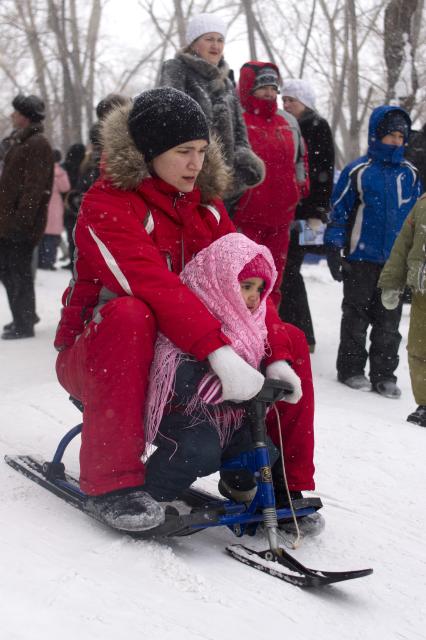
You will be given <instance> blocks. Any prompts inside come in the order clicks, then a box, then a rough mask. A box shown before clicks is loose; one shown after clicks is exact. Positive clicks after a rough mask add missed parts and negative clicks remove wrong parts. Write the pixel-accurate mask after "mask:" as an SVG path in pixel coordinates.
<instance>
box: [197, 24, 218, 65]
mask: <svg viewBox="0 0 426 640" xmlns="http://www.w3.org/2000/svg"><path fill="white" fill-rule="evenodd" d="M224 47H225V39H224V37H223V36H222V35H221V34H220V33H213V32H212V33H204V34H203V35H202V36H200V37H199V38H197V39H196V40H195V42H193V43H192V45H191V49H192V50H193V51H194V53H196V54H197V56H200V58H203V60H206V61H207V62H210V64H214V65H215V66H217V65H218V64H219V62H220V60H221V58H222V56H223V49H224Z"/></svg>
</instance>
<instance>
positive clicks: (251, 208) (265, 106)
mask: <svg viewBox="0 0 426 640" xmlns="http://www.w3.org/2000/svg"><path fill="white" fill-rule="evenodd" d="M279 82H280V76H279V71H278V67H276V66H275V65H274V64H272V63H271V62H247V63H246V64H244V65H243V66H242V68H241V71H240V79H239V83H238V91H239V95H240V100H241V104H242V106H243V109H244V120H245V122H246V126H247V131H248V136H249V141H250V145H251V147H252V149H253V151H254V152H255V153H256V154H257V155H258V156H259V157H260V158H261V159H262V160H263V162H264V163H265V170H266V175H265V179H264V181H263V182H262V183H261V184H259V185H257V186H256V187H254V188H253V189H250V190H249V191H247V192H246V193H245V194H244V195H243V197H242V198H241V199H240V200H239V202H238V204H237V206H236V209H235V215H234V216H233V220H234V223H235V225H236V226H237V228H238V229H240V230H241V231H242V232H243V233H245V235H247V236H248V237H249V238H251V239H252V240H254V241H255V242H259V243H261V244H264V245H266V246H267V247H268V248H269V250H270V251H271V253H272V256H273V258H274V262H275V266H276V269H277V271H278V278H277V281H276V283H275V287H274V291H273V292H272V299H273V301H274V302H275V304H276V305H277V306H279V303H280V300H281V294H280V285H281V280H282V274H283V271H284V267H285V262H286V258H287V250H288V245H289V240H290V236H289V229H290V223H291V222H292V220H293V219H294V214H295V210H296V206H297V203H298V202H299V200H300V198H301V195H302V194H301V190H302V189H304V188H305V186H306V177H305V176H302V177H301V179H300V178H299V177H298V175H297V172H296V165H297V152H298V150H297V149H295V143H294V137H293V133H292V129H291V126H290V124H289V122H288V121H287V120H286V119H285V118H284V117H283V116H281V115H279V114H277V93H278V87H279Z"/></svg>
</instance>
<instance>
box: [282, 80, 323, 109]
mask: <svg viewBox="0 0 426 640" xmlns="http://www.w3.org/2000/svg"><path fill="white" fill-rule="evenodd" d="M281 93H282V95H283V97H284V96H289V98H296V100H299V102H301V103H302V104H304V105H305V107H308V108H309V109H315V93H314V90H313V89H312V87H311V85H310V84H309V82H307V81H306V80H300V79H299V78H297V79H296V78H294V79H292V80H285V81H284V82H283V86H282V89H281Z"/></svg>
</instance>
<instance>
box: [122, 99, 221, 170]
mask: <svg viewBox="0 0 426 640" xmlns="http://www.w3.org/2000/svg"><path fill="white" fill-rule="evenodd" d="M128 127H129V132H130V135H131V137H132V138H133V141H134V143H135V145H136V147H137V149H138V150H139V151H140V152H141V153H142V154H143V156H144V158H145V161H146V162H150V161H151V160H152V159H153V158H155V157H156V156H159V155H160V154H162V153H164V152H165V151H168V150H169V149H172V148H173V147H177V146H178V145H180V144H183V143H184V142H188V141H189V140H206V141H207V142H210V135H209V128H208V125H207V120H206V117H205V115H204V113H203V111H202V109H201V107H200V105H199V104H198V102H196V101H195V100H194V99H193V98H191V97H190V96H188V95H187V94H186V93H183V92H182V91H178V89H173V88H171V87H160V88H159V89H149V90H148V91H144V92H143V93H141V94H140V95H139V96H138V97H137V98H136V99H135V101H134V103H133V106H132V108H131V110H130V113H129V118H128Z"/></svg>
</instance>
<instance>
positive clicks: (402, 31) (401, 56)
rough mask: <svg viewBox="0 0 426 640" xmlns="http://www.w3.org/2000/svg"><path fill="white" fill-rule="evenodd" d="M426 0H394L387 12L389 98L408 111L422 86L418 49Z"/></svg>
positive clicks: (385, 41) (385, 45) (385, 24)
mask: <svg viewBox="0 0 426 640" xmlns="http://www.w3.org/2000/svg"><path fill="white" fill-rule="evenodd" d="M423 7H424V0H391V1H390V2H389V4H388V6H387V7H386V11H385V15H384V56H385V61H386V68H387V79H388V86H387V91H386V100H387V101H388V102H389V101H397V102H398V104H400V105H401V106H403V107H405V108H406V109H407V110H408V111H411V109H412V108H413V106H414V102H415V99H416V93H417V90H418V87H419V82H418V74H417V68H416V50H417V45H418V38H419V25H420V24H421V20H420V18H421V15H422V12H423Z"/></svg>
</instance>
